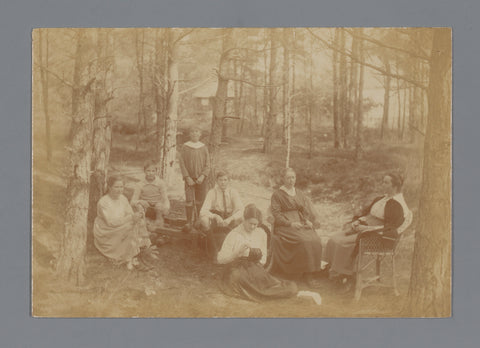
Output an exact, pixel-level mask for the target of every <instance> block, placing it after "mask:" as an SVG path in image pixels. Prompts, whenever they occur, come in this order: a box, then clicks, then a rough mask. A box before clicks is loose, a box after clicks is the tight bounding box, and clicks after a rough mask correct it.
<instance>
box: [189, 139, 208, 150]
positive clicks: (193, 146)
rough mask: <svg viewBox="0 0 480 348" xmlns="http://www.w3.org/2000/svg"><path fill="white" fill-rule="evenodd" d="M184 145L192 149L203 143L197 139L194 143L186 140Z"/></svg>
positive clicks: (201, 145)
mask: <svg viewBox="0 0 480 348" xmlns="http://www.w3.org/2000/svg"><path fill="white" fill-rule="evenodd" d="M184 145H186V146H188V147H191V148H192V149H199V148H201V147H204V146H205V144H204V143H202V142H201V141H197V142H196V143H194V142H193V141H187V142H186V143H185V144H184Z"/></svg>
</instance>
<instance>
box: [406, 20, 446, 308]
mask: <svg viewBox="0 0 480 348" xmlns="http://www.w3.org/2000/svg"><path fill="white" fill-rule="evenodd" d="M433 31H434V34H433V47H432V53H431V63H430V77H429V84H428V121H427V129H426V136H425V155H424V165H423V180H422V190H421V194H420V211H419V219H418V224H417V231H416V236H415V247H414V252H413V264H412V277H411V281H410V288H409V293H408V299H409V301H408V304H407V311H408V313H407V314H408V315H412V316H423V317H425V316H427V317H428V316H440V317H445V316H449V315H450V314H451V189H450V188H451V100H452V99H451V98H452V45H451V42H452V41H451V30H450V29H449V28H438V29H433Z"/></svg>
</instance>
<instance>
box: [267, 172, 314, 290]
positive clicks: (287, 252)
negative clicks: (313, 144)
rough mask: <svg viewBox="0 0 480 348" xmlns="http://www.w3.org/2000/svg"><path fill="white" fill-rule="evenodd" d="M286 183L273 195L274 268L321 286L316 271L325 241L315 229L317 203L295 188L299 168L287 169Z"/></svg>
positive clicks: (310, 284)
mask: <svg viewBox="0 0 480 348" xmlns="http://www.w3.org/2000/svg"><path fill="white" fill-rule="evenodd" d="M283 174H284V185H283V186H281V187H280V189H278V190H277V191H275V192H274V193H273V195H272V201H271V204H272V205H271V209H272V214H273V217H274V219H275V221H274V232H273V244H272V271H280V272H282V273H285V274H290V275H303V277H304V278H305V280H306V282H307V284H308V285H309V286H313V287H315V286H317V285H318V282H317V280H316V279H315V276H316V273H317V272H320V271H321V270H322V267H321V266H322V242H321V240H320V237H319V236H318V235H317V233H316V232H315V229H314V225H315V227H318V226H317V225H318V222H317V221H318V219H317V214H316V212H315V209H314V207H313V204H312V203H311V201H310V200H309V199H308V197H307V196H305V194H303V193H302V192H301V191H299V190H296V189H295V182H296V175H295V171H294V170H293V169H291V168H287V169H285V171H284V173H283Z"/></svg>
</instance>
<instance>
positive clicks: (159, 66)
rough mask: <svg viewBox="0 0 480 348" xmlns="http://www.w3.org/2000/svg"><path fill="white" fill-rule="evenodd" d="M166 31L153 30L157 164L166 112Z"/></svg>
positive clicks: (159, 160) (161, 154)
mask: <svg viewBox="0 0 480 348" xmlns="http://www.w3.org/2000/svg"><path fill="white" fill-rule="evenodd" d="M165 30H166V29H155V67H154V70H153V71H154V73H153V75H154V76H153V86H154V96H155V113H156V114H157V122H156V140H155V143H156V154H157V156H156V158H157V159H158V162H159V163H162V162H163V145H164V144H163V140H164V138H163V135H164V134H163V133H164V131H163V130H164V124H165V118H166V113H167V112H166V110H167V98H166V97H167V86H166V85H167V79H166V67H167V61H166V59H167V50H166V38H165Z"/></svg>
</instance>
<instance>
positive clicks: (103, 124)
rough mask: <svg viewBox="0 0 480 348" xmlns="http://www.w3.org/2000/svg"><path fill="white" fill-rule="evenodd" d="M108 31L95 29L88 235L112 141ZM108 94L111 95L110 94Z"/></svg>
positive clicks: (103, 188) (103, 191)
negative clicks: (108, 86) (108, 81)
mask: <svg viewBox="0 0 480 348" xmlns="http://www.w3.org/2000/svg"><path fill="white" fill-rule="evenodd" d="M110 30H111V29H106V28H102V29H96V35H97V43H96V47H95V48H96V55H97V56H96V60H95V82H94V85H93V86H94V87H95V88H94V115H93V143H92V159H91V170H92V176H91V178H90V199H89V200H90V206H89V213H88V215H89V218H88V221H89V224H88V227H89V231H90V230H91V226H93V220H94V219H95V216H96V215H97V202H98V200H99V199H100V198H101V197H102V196H103V195H104V194H105V192H106V179H107V175H108V163H109V161H110V149H111V140H112V127H111V119H110V115H109V114H108V102H109V101H110V100H111V99H112V97H111V96H110V95H109V92H108V91H107V80H108V79H109V77H110V72H111V69H112V65H113V58H112V55H113V52H112V50H111V49H110V48H111V40H112V38H111V35H110V33H109V31H110ZM110 93H111V92H110Z"/></svg>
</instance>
